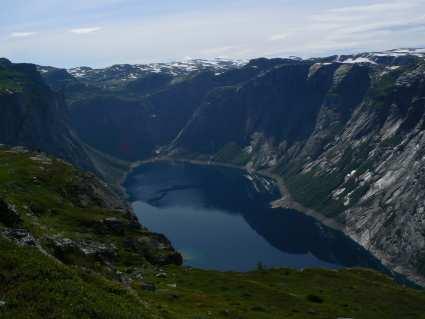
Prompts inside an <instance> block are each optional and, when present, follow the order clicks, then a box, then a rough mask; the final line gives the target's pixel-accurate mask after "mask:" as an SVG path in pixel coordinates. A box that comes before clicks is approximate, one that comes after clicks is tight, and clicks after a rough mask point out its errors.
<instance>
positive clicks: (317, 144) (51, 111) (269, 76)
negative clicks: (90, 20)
mask: <svg viewBox="0 0 425 319" xmlns="http://www.w3.org/2000/svg"><path fill="white" fill-rule="evenodd" d="M424 55H425V53H424V51H423V50H420V49H399V50H391V51H383V52H367V53H361V54H354V55H338V56H329V57H323V58H311V59H300V58H286V59H283V58H273V59H266V58H259V59H254V60H251V61H230V60H223V59H221V60H213V61H208V60H193V61H185V62H173V63H157V64H150V65H140V64H137V65H115V66H112V67H109V68H105V69H92V68H88V67H79V68H73V69H69V70H66V69H59V68H54V67H46V66H35V65H32V64H15V63H12V62H11V61H8V60H6V59H1V60H0V110H1V111H2V112H3V113H2V114H5V116H3V117H2V119H1V120H0V121H2V124H1V125H0V128H1V129H0V143H1V144H2V146H1V149H0V183H1V184H2V187H1V188H0V206H1V207H0V212H1V214H0V233H1V236H0V245H1V246H2V248H1V249H2V259H1V260H0V280H1V281H2V283H4V285H2V286H1V287H0V316H1V317H2V318H3V317H4V318H20V317H22V318H26V317H25V314H26V313H28V312H31V314H32V315H33V316H32V317H31V318H42V317H43V318H74V317H76V316H78V317H82V318H86V317H87V318H96V317H97V318H141V317H143V318H191V319H192V318H198V317H199V318H209V317H213V318H228V317H230V318H248V319H249V318H282V316H285V317H290V318H310V317H312V316H314V317H315V318H330V317H331V318H334V317H335V318H377V317H380V318H422V317H423V314H424V312H423V310H424V307H423V305H424V304H425V303H424V294H423V292H422V291H421V290H416V289H412V288H409V287H406V286H404V285H402V284H399V283H396V282H395V281H394V280H393V279H391V278H390V277H388V276H387V275H384V274H382V273H380V272H384V273H386V274H390V273H391V274H392V275H394V276H395V277H396V278H402V277H403V278H404V277H406V278H408V279H409V280H410V281H412V282H414V283H415V284H416V285H419V286H423V285H424V282H425V281H424V276H425V270H424V269H425V266H424V265H425V237H424V233H425V215H424V214H425V213H424V207H423V199H424V198H425V180H424V179H423V174H422V173H423V167H424V160H425V144H424V141H425V140H424V138H425V126H424V125H425V124H424V123H425V121H424V120H425V118H424V114H425V113H424V110H425V104H424V103H425V71H424V70H425V56H424ZM126 193H127V197H126ZM128 202H131V203H132V207H130V205H129V203H128ZM271 206H272V207H271ZM307 215H309V216H307ZM311 217H314V218H311ZM146 226H148V227H146ZM160 233H163V234H160ZM220 236H222V238H220ZM170 239H171V241H170ZM232 240H235V242H232ZM229 247H230V248H229ZM232 247H233V248H232ZM228 248H229V249H228ZM182 264H183V265H182ZM192 267H194V268H192ZM285 267H286V268H285ZM353 267H354V268H353ZM366 268H371V269H374V270H370V269H366ZM375 270H378V272H376V271H375ZM21 300H31V301H30V302H28V303H25V304H24V303H22V302H21ZM75 305H81V306H75ZM196 316H198V317H196Z"/></svg>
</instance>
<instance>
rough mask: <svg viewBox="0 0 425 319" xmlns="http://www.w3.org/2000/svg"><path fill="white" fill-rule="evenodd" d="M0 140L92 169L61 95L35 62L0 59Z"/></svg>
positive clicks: (92, 166)
mask: <svg viewBox="0 0 425 319" xmlns="http://www.w3.org/2000/svg"><path fill="white" fill-rule="evenodd" d="M0 111H1V114H2V116H1V118H0V143H2V144H7V145H10V146H26V147H28V148H31V149H39V150H42V151H44V152H47V153H50V154H54V155H56V156H58V157H60V158H63V159H65V160H67V161H70V162H72V163H75V164H76V165H78V166H80V167H82V168H84V169H88V170H93V169H94V165H93V163H92V161H91V160H90V157H89V155H88V154H87V151H86V149H85V148H84V147H83V146H82V143H81V142H80V140H79V139H78V137H77V136H76V134H75V133H74V132H73V130H72V129H71V126H70V121H69V112H68V108H67V106H66V104H65V101H64V98H63V95H62V94H60V93H55V92H53V91H52V90H51V89H50V88H49V87H48V86H47V85H46V84H45V82H44V80H43V79H42V77H41V76H40V74H39V72H38V71H37V68H36V66H35V65H32V64H13V63H11V62H10V61H8V60H6V59H2V60H0Z"/></svg>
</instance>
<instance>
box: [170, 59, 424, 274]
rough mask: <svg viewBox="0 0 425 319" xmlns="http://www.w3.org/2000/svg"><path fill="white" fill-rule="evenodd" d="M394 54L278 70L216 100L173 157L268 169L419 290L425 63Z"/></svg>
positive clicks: (212, 97)
mask: <svg viewBox="0 0 425 319" xmlns="http://www.w3.org/2000/svg"><path fill="white" fill-rule="evenodd" d="M394 52H398V51H391V52H390V53H389V55H388V56H386V57H387V58H385V59H384V61H383V62H380V59H381V58H383V57H384V54H383V53H382V54H379V55H376V54H363V55H355V56H351V57H344V58H342V62H341V57H339V58H338V60H337V61H335V62H329V61H327V62H317V61H314V60H307V61H303V62H292V63H282V65H280V66H278V67H274V68H273V69H271V70H269V71H267V72H266V73H263V74H261V75H260V76H258V77H254V78H252V79H251V80H250V81H248V82H246V83H244V84H243V85H239V86H234V87H225V88H222V89H221V90H216V91H215V92H212V93H210V94H209V95H208V96H207V97H206V98H205V100H204V102H203V103H202V105H201V106H200V107H199V109H198V110H197V112H196V113H195V114H194V116H193V117H192V119H191V120H190V121H189V122H188V124H187V125H186V126H185V127H184V129H183V130H182V131H181V132H180V134H179V135H178V136H177V137H176V139H175V140H174V141H173V143H172V147H171V148H169V150H170V151H172V152H173V153H174V154H182V155H185V154H190V156H192V157H193V156H196V154H197V156H198V157H201V158H206V157H208V158H210V159H212V160H217V161H231V162H235V163H240V164H244V165H247V166H250V167H255V168H257V169H259V168H268V169H271V170H272V171H273V172H275V173H276V174H278V175H279V176H282V177H283V179H284V180H285V183H286V186H287V187H288V189H289V192H290V193H291V195H292V196H293V198H294V199H295V200H296V201H297V202H299V203H301V204H302V205H303V206H305V207H308V208H310V209H313V210H314V211H316V212H318V213H319V214H320V215H321V216H325V217H327V218H330V219H332V220H334V221H337V222H338V223H339V225H340V227H341V228H342V229H343V230H344V231H345V233H346V234H348V235H349V236H350V237H352V238H353V239H354V240H356V241H357V242H359V243H360V244H361V245H363V246H364V247H366V248H367V249H368V250H370V251H371V252H372V253H373V254H374V255H375V256H377V257H379V258H380V259H381V260H382V261H384V262H385V263H386V264H387V265H389V266H390V267H391V268H392V269H395V270H397V271H400V272H402V273H404V274H407V275H409V276H410V277H411V278H416V280H418V281H421V282H423V281H422V280H423V277H424V275H425V272H424V269H425V268H424V265H425V259H424V249H425V237H424V230H425V223H424V220H425V219H424V216H425V215H424V210H423V208H422V204H421V203H422V201H423V198H424V196H425V192H424V186H425V181H424V180H423V178H422V175H423V174H422V170H423V167H424V165H425V163H424V160H423V159H424V155H423V152H424V151H425V145H424V134H425V130H424V129H425V127H424V125H423V123H424V120H425V118H424V110H425V60H424V57H423V55H422V54H411V53H410V51H409V52H407V53H405V54H403V55H399V53H397V56H394ZM413 52H415V51H413ZM366 56H368V57H369V58H368V59H370V61H366V60H364V59H366ZM372 59H375V60H372ZM388 59H391V62H389V60H388ZM344 61H345V62H344Z"/></svg>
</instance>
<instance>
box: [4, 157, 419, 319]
mask: <svg viewBox="0 0 425 319" xmlns="http://www.w3.org/2000/svg"><path fill="white" fill-rule="evenodd" d="M98 183H100V182H96V179H94V177H93V176H91V175H88V174H85V173H82V172H80V171H78V170H76V169H75V168H73V167H72V166H70V165H68V164H66V163H64V162H62V161H60V160H56V159H53V158H48V157H45V156H44V155H42V154H32V153H27V152H20V151H10V150H7V149H0V199H1V201H3V202H4V203H7V204H8V205H9V207H8V208H7V207H5V206H4V205H3V206H0V256H1V258H0V282H1V285H0V317H1V318H17V319H20V318H31V319H37V318H44V319H49V318H102V319H103V318H111V319H112V318H129V319H133V318H148V319H149V318H164V319H167V318H170V319H171V318H173V319H174V318H175V319H195V318H197V319H200V318H241V319H251V318H252V319H254V318H255V319H262V318H264V319H265V318H271V319H274V318H276V319H281V318H313V317H314V318H337V317H348V318H366V319H367V318H389V319H391V318H425V311H424V310H425V306H424V305H425V294H424V293H423V292H421V291H416V290H412V289H410V288H405V287H402V286H399V285H397V284H395V283H394V282H393V281H392V280H391V279H389V278H387V277H386V276H384V275H381V274H378V273H376V272H373V271H369V270H361V269H352V270H339V271H332V270H321V269H310V270H309V269H306V270H304V271H298V270H290V269H267V268H265V267H263V266H262V265H261V264H259V266H258V269H257V271H253V272H250V273H234V272H218V271H208V270H198V269H190V268H186V267H179V266H173V265H168V266H160V265H162V264H170V261H168V262H163V258H165V257H167V256H169V255H167V254H170V251H169V250H167V249H166V250H165V251H164V250H161V249H160V248H158V247H160V246H161V245H164V243H163V242H158V241H155V240H158V239H155V238H157V237H156V236H157V235H154V234H152V233H150V232H148V231H147V230H145V229H143V228H137V227H132V226H131V219H130V218H129V216H127V215H126V214H125V213H123V211H120V210H115V209H111V208H110V207H109V206H114V205H112V204H105V203H102V200H104V199H105V196H103V195H102V196H100V195H99V193H102V192H106V190H105V189H104V188H102V187H101V186H100V185H99V184H98ZM93 189H94V191H93ZM96 194H97V195H96ZM105 194H106V195H108V196H112V197H113V195H112V194H109V193H105ZM107 198H109V197H107ZM109 199H110V200H111V198H109ZM15 212H16V213H17V215H14V213H15ZM105 218H114V221H115V222H118V225H119V226H120V227H119V228H118V229H116V228H105V224H104V223H103V222H102V221H104V220H105ZM11 228H20V229H24V230H25V231H28V232H29V233H30V234H31V235H32V236H33V237H34V239H35V240H36V241H37V246H28V245H22V244H18V242H17V241H16V240H15V239H13V238H10V237H9V238H10V239H6V237H7V236H6V230H7V229H9V230H10V229H11ZM52 238H62V239H64V238H67V239H70V240H73V241H74V242H77V243H78V242H81V241H83V242H90V243H97V244H98V245H104V246H110V245H112V246H114V247H115V253H114V256H112V257H110V258H109V259H107V260H105V258H106V257H103V258H99V257H98V256H94V255H90V254H82V253H81V252H79V251H78V250H76V249H74V250H67V251H61V253H60V254H58V253H57V247H55V246H54V245H53V244H54V240H53V242H52ZM128 242H131V243H133V244H135V243H137V245H138V246H137V249H136V250H135V249H134V247H133V248H131V247H129V246H128V245H126V243H128ZM130 246H131V245H130ZM161 261H162V262H161Z"/></svg>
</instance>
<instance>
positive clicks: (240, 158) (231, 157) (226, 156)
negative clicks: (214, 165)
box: [214, 143, 250, 166]
mask: <svg viewBox="0 0 425 319" xmlns="http://www.w3.org/2000/svg"><path fill="white" fill-rule="evenodd" d="M249 159H250V154H248V153H246V152H244V150H243V149H242V148H241V147H240V146H239V145H238V144H236V143H227V144H226V145H224V146H223V147H222V148H221V149H220V151H218V152H217V154H216V155H215V156H214V161H216V162H219V163H230V164H234V165H241V166H243V165H245V164H246V163H248V162H249Z"/></svg>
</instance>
